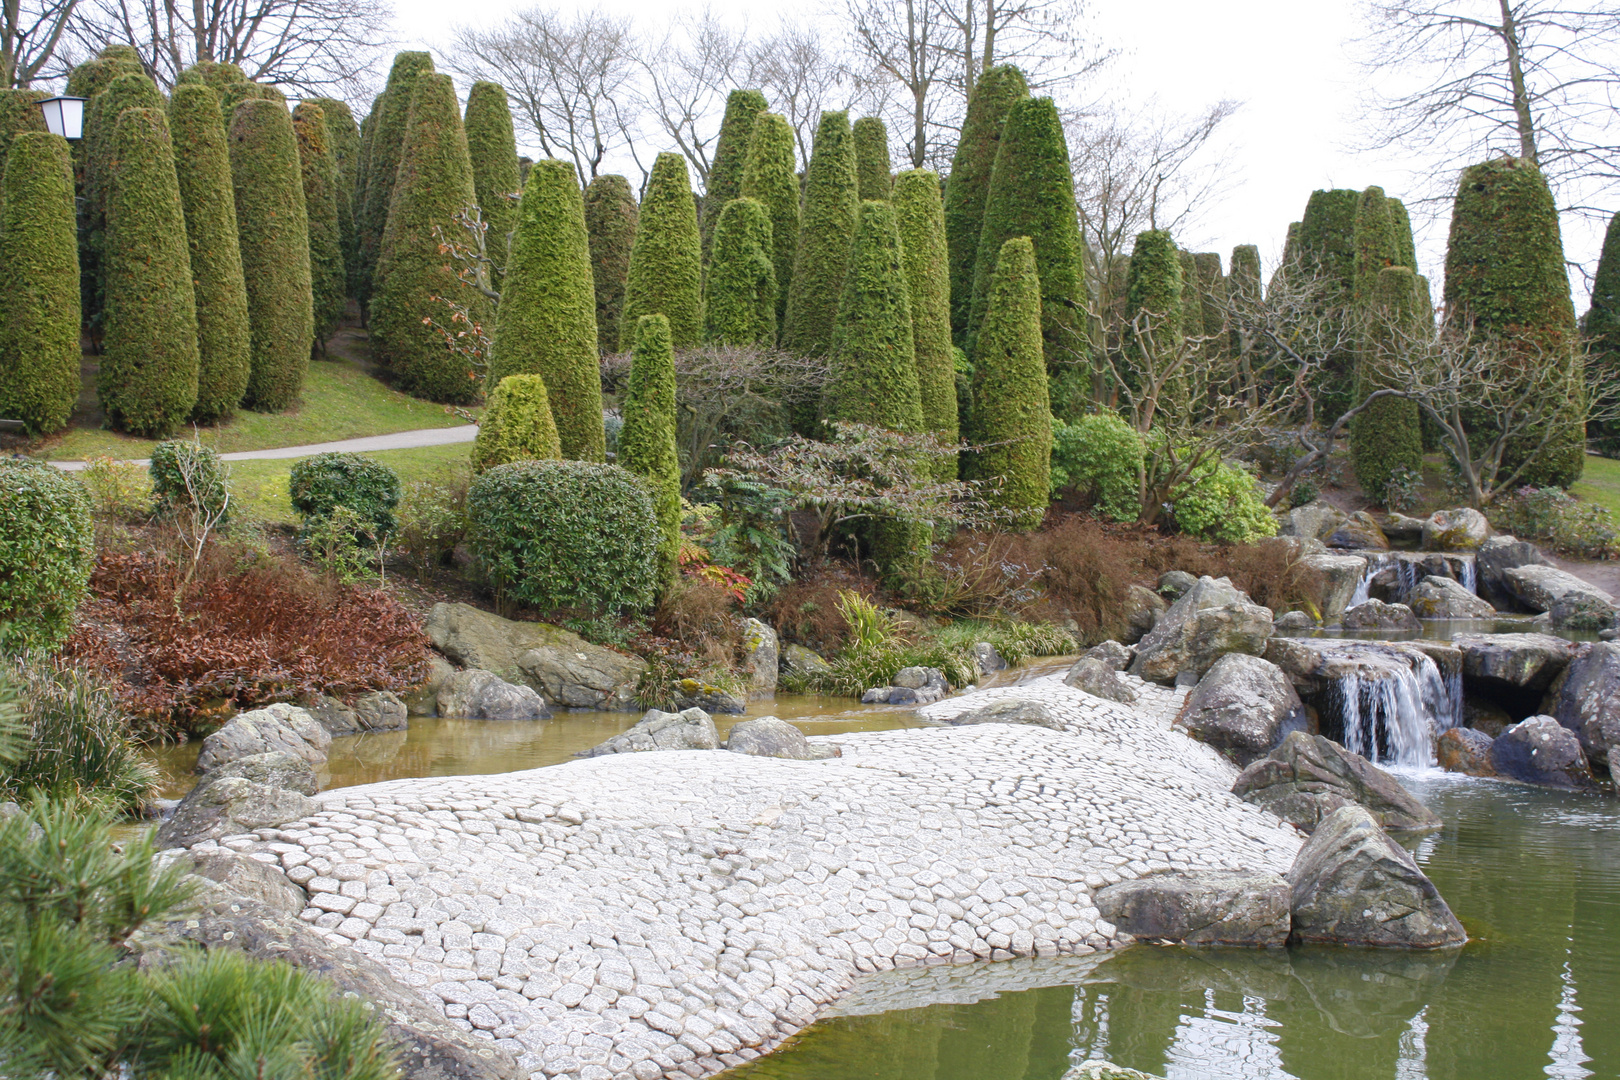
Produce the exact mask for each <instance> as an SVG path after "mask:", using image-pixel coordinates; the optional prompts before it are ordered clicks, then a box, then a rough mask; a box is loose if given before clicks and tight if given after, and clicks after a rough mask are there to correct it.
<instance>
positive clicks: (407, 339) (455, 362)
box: [371, 75, 490, 402]
mask: <svg viewBox="0 0 1620 1080" xmlns="http://www.w3.org/2000/svg"><path fill="white" fill-rule="evenodd" d="M476 198H477V195H476V193H475V192H474V190H473V178H472V160H471V158H470V157H469V156H468V154H467V137H466V135H465V134H464V133H463V132H462V130H461V109H460V107H459V106H458V104H457V102H456V88H455V84H454V83H453V82H451V80H450V76H448V75H422V76H420V77H418V78H417V80H416V95H415V99H414V100H413V101H412V102H411V111H410V118H409V122H408V123H407V125H406V128H405V148H404V150H403V152H402V153H401V155H400V159H399V178H398V180H397V181H395V184H394V204H393V206H392V208H391V209H390V210H389V211H388V229H387V231H386V232H385V233H384V234H383V243H382V251H381V253H380V254H379V256H378V258H377V286H376V293H375V294H374V296H373V297H372V301H371V342H372V354H373V355H374V356H376V357H377V358H378V359H379V360H381V361H382V362H383V363H385V364H388V365H390V366H391V367H392V368H393V369H394V371H395V372H396V373H397V374H398V376H399V382H400V387H401V388H402V389H404V390H405V391H406V392H407V393H410V394H415V395H416V396H417V397H423V398H427V399H428V400H430V401H452V402H465V401H471V400H472V399H473V398H474V397H475V396H476V395H477V393H478V389H479V387H478V379H477V375H476V373H475V372H474V371H473V370H472V369H471V368H470V367H469V366H468V364H467V361H466V360H465V359H463V358H462V357H460V356H457V355H456V354H455V353H453V352H451V351H450V350H449V349H448V348H446V347H445V342H444V338H443V337H442V336H441V335H440V333H439V331H438V330H436V329H434V328H433V327H431V326H428V325H425V320H427V319H429V318H432V319H435V320H440V321H442V320H444V319H447V318H448V317H449V316H448V312H447V311H446V309H445V307H444V304H443V301H442V300H440V299H439V298H440V297H455V298H457V300H458V301H459V302H461V303H465V304H466V305H467V306H468V308H469V310H470V311H471V313H472V318H473V320H474V321H475V322H479V323H488V322H489V317H490V311H489V302H488V301H487V300H486V299H485V298H484V297H483V295H482V294H481V293H478V292H476V291H475V290H473V289H472V288H471V287H469V286H468V285H466V284H465V283H463V282H462V281H461V280H460V279H459V278H458V277H457V276H456V270H455V267H454V266H453V265H451V264H450V260H449V259H447V258H446V257H445V256H444V255H443V254H441V253H440V252H439V240H438V239H437V238H436V237H435V236H434V235H433V230H434V229H435V228H437V229H439V230H440V231H441V232H443V233H445V234H449V233H450V232H451V230H453V229H454V228H455V223H454V222H455V216H456V214H458V213H460V212H461V211H463V210H465V209H466V208H467V207H469V206H472V205H473V201H474V200H475V199H476Z"/></svg>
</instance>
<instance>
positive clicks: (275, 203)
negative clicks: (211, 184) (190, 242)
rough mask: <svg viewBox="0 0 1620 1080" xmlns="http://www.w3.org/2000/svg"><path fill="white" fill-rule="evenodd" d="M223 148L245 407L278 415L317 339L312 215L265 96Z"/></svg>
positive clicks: (288, 126) (281, 112)
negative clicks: (247, 338) (243, 318)
mask: <svg viewBox="0 0 1620 1080" xmlns="http://www.w3.org/2000/svg"><path fill="white" fill-rule="evenodd" d="M228 145H229V148H230V154H231V185H232V190H233V192H234V194H235V197H236V232H237V236H238V239H239V241H240V244H241V249H242V276H243V278H244V280H245V281H246V283H247V298H248V325H249V327H250V328H251V332H252V354H251V355H252V358H251V362H250V365H249V374H248V386H247V393H246V394H245V395H244V396H243V404H245V405H246V406H247V407H248V408H251V409H256V410H258V411H259V412H281V411H282V410H284V409H288V408H291V407H292V406H293V405H294V404H295V403H296V402H297V401H298V395H299V393H300V392H301V391H302V390H303V387H304V373H305V372H306V371H307V370H308V369H309V353H310V347H311V345H312V343H313V342H314V340H315V309H314V301H313V292H312V289H311V285H310V270H309V218H308V216H307V215H306V213H305V211H304V183H303V178H302V176H301V175H300V170H299V164H298V138H297V136H296V135H294V134H293V126H292V117H291V116H289V115H288V114H287V107H286V106H285V105H282V104H280V103H278V102H275V101H269V100H267V99H264V98H253V99H250V100H247V101H244V102H242V104H240V105H238V106H237V107H236V112H235V114H234V115H233V116H232V118H231V133H230V138H229V141H228Z"/></svg>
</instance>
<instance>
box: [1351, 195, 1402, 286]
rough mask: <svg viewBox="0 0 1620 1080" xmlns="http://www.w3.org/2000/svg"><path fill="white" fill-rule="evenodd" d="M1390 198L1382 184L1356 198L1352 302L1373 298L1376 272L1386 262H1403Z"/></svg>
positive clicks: (1396, 263) (1378, 271)
mask: <svg viewBox="0 0 1620 1080" xmlns="http://www.w3.org/2000/svg"><path fill="white" fill-rule="evenodd" d="M1392 201H1393V200H1391V199H1390V198H1388V197H1387V196H1386V195H1385V194H1384V189H1383V188H1381V187H1370V188H1368V189H1367V190H1365V191H1363V192H1362V193H1361V195H1360V197H1359V198H1357V200H1356V219H1355V231H1354V234H1353V235H1354V239H1355V262H1354V263H1353V264H1352V266H1353V269H1352V271H1351V274H1350V282H1351V286H1350V291H1351V299H1352V302H1353V303H1355V304H1356V305H1357V306H1358V307H1359V306H1360V305H1362V304H1368V303H1371V302H1372V298H1373V292H1374V291H1375V290H1376V289H1377V287H1378V275H1379V273H1380V272H1382V271H1383V269H1384V268H1385V267H1386V266H1406V265H1408V264H1406V263H1403V262H1401V261H1400V247H1399V244H1398V242H1397V239H1396V236H1397V233H1396V224H1395V212H1394V208H1393V206H1392V205H1391V203H1392Z"/></svg>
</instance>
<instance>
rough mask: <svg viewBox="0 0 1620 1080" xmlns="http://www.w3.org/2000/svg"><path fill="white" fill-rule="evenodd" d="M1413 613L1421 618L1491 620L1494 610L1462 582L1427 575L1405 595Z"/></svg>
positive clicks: (1494, 613)
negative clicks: (1464, 586)
mask: <svg viewBox="0 0 1620 1080" xmlns="http://www.w3.org/2000/svg"><path fill="white" fill-rule="evenodd" d="M1407 604H1408V606H1410V607H1411V609H1412V613H1413V614H1414V615H1416V616H1418V617H1419V618H1421V619H1494V618H1496V609H1495V608H1493V607H1492V606H1491V605H1490V603H1489V602H1487V601H1485V600H1482V599H1480V598H1479V597H1477V596H1475V595H1474V594H1473V593H1471V592H1469V591H1468V590H1467V589H1465V588H1463V586H1462V583H1461V582H1458V581H1454V580H1452V579H1451V578H1448V577H1441V576H1440V575H1438V574H1430V575H1429V576H1428V577H1426V578H1424V579H1423V580H1422V581H1421V582H1420V583H1419V584H1418V587H1417V588H1415V589H1413V590H1412V595H1411V596H1409V597H1407Z"/></svg>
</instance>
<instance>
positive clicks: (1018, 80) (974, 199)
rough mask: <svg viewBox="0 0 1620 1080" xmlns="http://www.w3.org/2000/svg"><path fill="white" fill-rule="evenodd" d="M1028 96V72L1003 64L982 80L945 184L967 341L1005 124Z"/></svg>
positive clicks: (956, 320)
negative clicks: (986, 211) (987, 204)
mask: <svg viewBox="0 0 1620 1080" xmlns="http://www.w3.org/2000/svg"><path fill="white" fill-rule="evenodd" d="M1028 96H1029V84H1028V83H1027V82H1026V81H1025V80H1024V73H1023V72H1022V71H1019V70H1018V69H1017V68H1015V67H1013V66H1012V65H1010V64H998V65H997V66H995V67H993V68H991V69H990V70H989V71H986V72H985V73H984V74H983V75H981V76H979V81H978V82H977V83H976V84H975V85H974V87H973V96H972V97H971V98H970V99H969V100H968V109H967V117H966V118H965V119H964V120H963V121H962V138H961V139H960V140H959V141H958V142H957V144H956V153H955V154H954V155H953V156H952V158H951V172H950V178H949V179H948V180H947V181H946V182H945V243H946V248H947V251H948V252H949V254H950V265H951V330H952V332H953V333H954V334H955V335H956V337H957V342H958V344H962V343H964V342H965V341H966V337H967V331H968V322H969V320H970V317H971V314H972V310H973V278H974V267H975V266H976V265H977V264H978V261H979V240H980V239H981V238H982V237H983V235H984V204H985V201H986V200H987V199H989V197H990V175H991V173H992V172H994V170H995V165H996V151H997V150H998V149H999V148H1000V146H1001V130H1002V124H1003V122H1004V121H1005V120H1006V118H1007V112H1008V110H1010V109H1011V108H1012V107H1013V103H1014V102H1016V101H1019V100H1020V99H1022V98H1026V97H1028Z"/></svg>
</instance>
